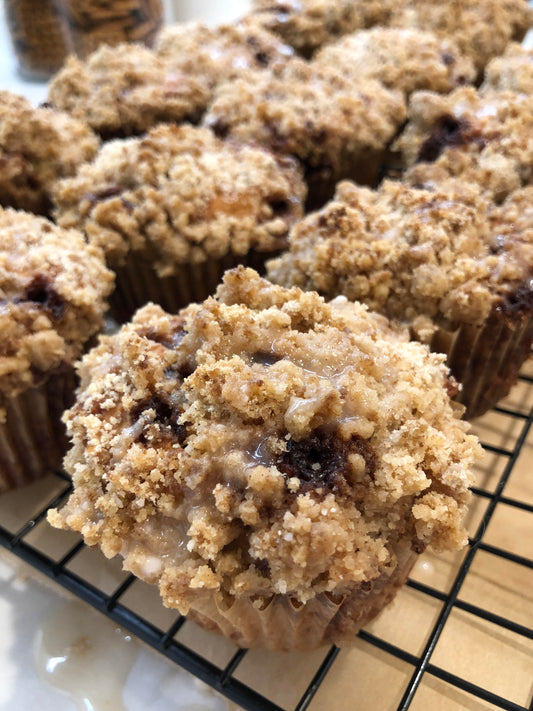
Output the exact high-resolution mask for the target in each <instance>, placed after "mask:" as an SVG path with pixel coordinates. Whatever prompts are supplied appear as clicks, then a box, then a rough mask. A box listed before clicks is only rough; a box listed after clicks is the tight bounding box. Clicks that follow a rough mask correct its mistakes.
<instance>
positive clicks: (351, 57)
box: [315, 27, 476, 95]
mask: <svg viewBox="0 0 533 711" xmlns="http://www.w3.org/2000/svg"><path fill="white" fill-rule="evenodd" d="M315 61H316V62H317V63H321V64H326V65H328V66H331V67H336V68H337V69H338V70H340V71H342V72H343V73H344V74H345V76H353V77H354V78H358V79H360V78H368V79H377V80H378V81H380V82H381V83H382V84H384V85H385V86H386V87H389V88H390V89H396V90H399V91H402V92H404V94H407V95H409V94H412V93H413V91H417V90H422V89H428V90H431V91H437V92H443V93H447V92H449V91H452V89H455V88H456V87H457V86H459V85H461V84H470V83H472V82H473V81H474V79H475V75H476V73H475V70H474V66H473V64H472V62H471V60H470V59H468V58H466V57H464V56H463V55H462V54H461V53H460V51H459V50H458V49H457V46H456V45H455V44H454V43H453V42H452V41H451V40H448V39H443V38H441V37H438V36H437V35H436V34H434V33H433V32H423V31H421V30H416V29H415V30H411V29H394V28H384V27H376V28H374V29H371V30H362V31H360V32H355V33H353V34H350V35H347V36H345V37H343V38H342V39H340V40H339V41H338V42H335V43H334V44H330V45H327V46H326V47H324V48H323V49H321V50H320V51H319V52H318V53H317V54H316V55H315Z"/></svg>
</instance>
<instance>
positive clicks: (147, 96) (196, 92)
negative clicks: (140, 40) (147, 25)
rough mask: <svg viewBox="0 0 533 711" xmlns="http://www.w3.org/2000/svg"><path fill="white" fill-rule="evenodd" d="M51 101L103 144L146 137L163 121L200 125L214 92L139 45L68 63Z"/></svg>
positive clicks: (55, 81)
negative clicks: (121, 138) (106, 140)
mask: <svg viewBox="0 0 533 711" xmlns="http://www.w3.org/2000/svg"><path fill="white" fill-rule="evenodd" d="M48 96H49V99H50V101H51V102H52V103H53V104H54V105H55V106H57V107H58V108H60V109H64V110H65V111H68V113H70V114H71V115H72V116H74V117H76V118H79V119H83V120H84V121H86V123H88V124H89V126H91V127H92V128H93V129H94V130H95V131H97V132H98V133H99V134H101V135H102V136H103V137H104V138H110V137H114V136H129V135H132V134H138V133H141V132H142V131H146V130H147V129H148V128H150V127H151V126H153V125H154V124H155V123H157V122H159V121H184V120H197V119H198V118H199V117H200V115H201V113H202V111H203V110H204V108H205V106H206V104H207V102H208V101H209V98H210V96H211V90H210V87H209V83H208V81H207V80H206V79H205V78H203V77H201V76H199V75H192V76H190V75H188V74H187V73H185V72H183V71H180V70H174V69H173V68H172V66H171V65H170V64H169V62H168V61H166V60H165V59H164V58H162V57H158V56H157V55H156V54H155V53H154V52H153V51H152V50H150V49H147V48H146V47H143V46H141V45H136V44H121V45H118V46H117V47H108V46H107V45H102V46H101V47H100V48H99V49H97V50H96V52H93V53H92V54H91V55H90V56H89V57H88V58H87V60H85V61H82V60H80V59H77V58H76V57H73V56H71V57H69V58H68V59H67V61H66V63H65V65H64V67H63V68H62V69H61V70H60V71H59V72H58V73H57V74H56V75H55V77H54V78H53V79H52V82H51V84H50V88H49V92H48Z"/></svg>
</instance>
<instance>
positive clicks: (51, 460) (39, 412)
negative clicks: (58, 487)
mask: <svg viewBox="0 0 533 711" xmlns="http://www.w3.org/2000/svg"><path fill="white" fill-rule="evenodd" d="M75 384H76V376H75V373H74V369H73V368H70V367H69V368H65V369H64V370H63V369H62V370H61V371H60V372H56V373H54V374H53V375H52V376H51V377H50V378H48V379H47V381H46V382H44V383H42V384H41V385H39V386H36V387H33V388H30V389H28V390H26V391H24V392H23V393H20V395H18V396H17V397H15V398H12V399H11V400H9V401H8V402H7V404H6V405H5V410H6V419H5V422H2V423H0V494H1V493H4V492H6V491H9V490H10V489H14V488H17V487H19V486H23V485H25V484H30V483H31V482H32V481H35V480H36V479H39V478H41V477H43V476H45V475H46V474H48V473H49V472H51V471H54V470H57V469H59V468H60V467H61V463H62V459H63V456H64V454H65V452H66V450H67V436H66V431H65V426H64V425H63V423H62V422H61V417H62V415H63V412H64V411H65V410H66V409H67V408H68V407H70V405H72V403H73V401H74V389H75Z"/></svg>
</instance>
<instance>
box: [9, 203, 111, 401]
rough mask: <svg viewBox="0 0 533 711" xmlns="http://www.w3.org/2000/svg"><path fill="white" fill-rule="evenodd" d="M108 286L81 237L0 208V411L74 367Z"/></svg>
mask: <svg viewBox="0 0 533 711" xmlns="http://www.w3.org/2000/svg"><path fill="white" fill-rule="evenodd" d="M112 283H113V278H112V274H111V272H109V271H108V270H107V269H105V267H104V261H103V255H102V254H101V252H100V250H98V249H97V248H95V247H90V246H87V245H86V244H85V242H84V240H83V237H82V235H81V234H79V233H78V232H74V231H66V230H63V229H61V228H59V227H56V226H55V225H54V224H52V223H51V222H49V221H48V220H45V219H44V218H38V217H35V216H33V215H29V214H26V213H23V212H15V211H14V210H11V209H6V210H3V209H1V208H0V330H1V333H2V339H1V343H0V405H1V403H2V400H3V399H4V398H9V397H12V396H14V395H17V394H18V393H20V392H22V391H23V390H25V389H26V388H29V387H31V386H32V385H34V384H36V383H39V382H40V381H42V380H43V379H45V378H46V377H47V374H49V373H52V372H54V371H55V370H57V369H58V368H61V367H62V366H63V365H64V364H68V365H72V364H73V363H74V361H75V360H76V359H77V358H78V357H79V356H80V354H81V352H82V350H83V346H84V344H85V343H86V342H87V341H88V340H89V339H90V337H91V336H92V335H93V334H94V333H96V332H97V331H98V330H99V329H100V328H101V327H102V325H103V315H104V310H105V297H106V296H107V295H108V294H109V292H110V291H111V288H112Z"/></svg>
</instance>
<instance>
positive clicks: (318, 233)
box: [268, 180, 533, 339]
mask: <svg viewBox="0 0 533 711" xmlns="http://www.w3.org/2000/svg"><path fill="white" fill-rule="evenodd" d="M532 197H533V189H532V188H526V189H524V190H519V191H517V192H516V193H514V194H513V196H512V197H511V198H509V199H508V201H507V202H505V203H504V204H503V205H502V206H501V207H498V206H496V205H494V204H493V203H491V202H490V201H489V200H487V199H486V198H485V197H483V195H482V194H481V193H480V190H479V189H478V188H477V187H476V186H475V185H470V184H468V183H466V182H463V181H460V180H449V181H448V182H447V183H443V184H441V185H439V186H433V187H432V189H421V188H413V187H410V186H408V185H404V184H402V183H399V182H391V181H384V182H383V183H382V185H381V186H380V188H379V189H378V190H376V191H372V190H369V189H367V188H362V187H358V186H356V185H353V184H352V183H348V182H345V183H341V184H339V185H338V187H337V194H336V196H335V199H334V200H333V201H332V202H330V203H329V204H327V205H326V206H325V207H324V208H323V209H322V210H320V211H319V212H317V213H314V214H311V215H309V216H308V217H306V218H305V219H304V220H302V221H301V222H299V223H298V224H297V225H295V227H294V228H293V230H292V231H291V234H290V237H289V240H290V247H289V251H288V252H287V253H285V254H284V255H283V256H282V257H280V258H279V259H277V260H273V261H271V262H269V264H268V275H269V277H270V278H271V279H272V280H274V281H275V282H277V283H279V284H282V285H284V286H293V285H297V286H299V287H301V288H303V289H316V290H317V291H318V292H319V293H321V294H323V295H324V296H325V297H326V298H329V299H331V298H333V297H335V296H337V295H339V294H342V295H344V296H346V297H347V298H348V299H352V300H360V301H363V302H364V303H365V304H367V305H368V307H369V308H371V309H374V310H376V311H379V312H380V313H383V314H385V315H386V316H388V317H389V318H395V319H399V320H401V321H403V322H410V323H412V322H415V325H416V324H424V327H425V328H429V331H428V333H426V338H427V339H429V338H430V336H431V332H432V330H433V329H434V328H435V327H436V325H438V326H442V327H450V326H451V327H454V324H457V323H470V324H477V323H482V322H483V321H484V320H485V319H486V318H487V316H488V315H489V313H490V312H491V310H492V309H493V308H495V307H497V308H499V309H504V310H505V309H506V308H508V309H516V308H519V307H523V308H528V309H529V310H531V308H532V307H533V299H532V291H531V284H530V280H531V278H532V277H533V267H532V265H533V209H532V208H531V205H528V200H531V198H532ZM521 209H523V210H524V212H523V214H521ZM419 317H429V319H431V321H432V323H433V329H432V328H431V326H429V324H428V323H426V322H425V321H426V319H424V320H421V319H419ZM417 319H418V321H417ZM419 335H420V334H419Z"/></svg>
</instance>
